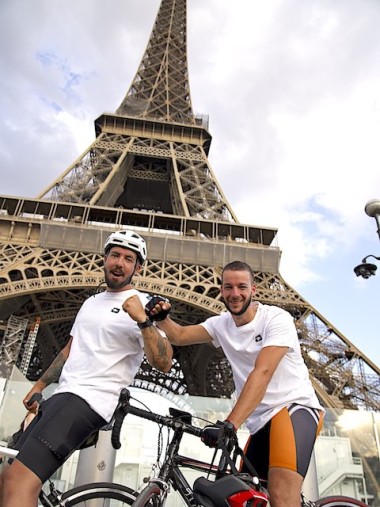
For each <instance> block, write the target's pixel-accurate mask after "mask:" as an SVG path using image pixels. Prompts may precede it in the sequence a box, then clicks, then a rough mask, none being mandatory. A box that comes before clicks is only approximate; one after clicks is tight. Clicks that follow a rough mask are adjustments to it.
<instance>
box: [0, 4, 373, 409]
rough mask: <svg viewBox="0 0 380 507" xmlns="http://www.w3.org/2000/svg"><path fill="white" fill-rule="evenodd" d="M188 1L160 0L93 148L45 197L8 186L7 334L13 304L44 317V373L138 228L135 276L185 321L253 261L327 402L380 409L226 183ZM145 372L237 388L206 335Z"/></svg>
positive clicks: (201, 390) (218, 390) (4, 246)
mask: <svg viewBox="0 0 380 507" xmlns="http://www.w3.org/2000/svg"><path fill="white" fill-rule="evenodd" d="M186 9H187V5H186V0H176V1H174V0H162V1H161V4H160V7H159V10H158V13H157V17H156V20H155V23H154V26H153V30H152V32H151V35H150V38H149V41H148V44H147V46H146V49H145V52H144V54H143V57H142V59H141V62H140V65H139V67H138V69H137V72H136V75H135V77H134V79H133V81H132V84H131V86H130V88H129V90H128V91H127V94H126V96H125V97H124V99H123V100H122V102H121V104H120V106H119V107H118V108H117V110H116V112H115V113H114V114H108V113H107V114H103V115H101V116H100V117H99V118H97V119H96V120H95V133H96V138H95V140H94V142H93V143H92V144H91V145H90V146H89V147H88V149H87V150H86V151H85V152H84V153H83V154H81V155H80V156H79V157H78V158H77V159H76V160H75V161H74V162H73V163H72V164H71V165H70V166H69V167H68V168H67V169H66V170H65V171H64V172H63V173H62V174H61V175H60V176H59V178H57V179H56V180H55V181H53V182H52V183H50V184H49V185H48V186H47V187H46V188H45V189H44V190H43V191H42V192H41V193H40V194H39V195H38V196H37V197H36V198H23V197H11V196H0V322H2V324H1V323H0V330H1V332H2V333H3V342H4V344H5V345H6V344H7V340H8V338H9V336H8V335H7V333H6V329H7V322H8V321H9V319H10V318H11V317H12V316H14V317H17V318H20V319H25V318H27V319H28V321H29V323H30V325H32V323H33V322H35V320H36V319H40V320H39V328H38V333H37V335H36V337H35V342H34V347H33V351H32V353H30V352H31V351H30V350H29V351H28V354H30V359H28V360H29V365H28V368H27V377H28V378H29V379H30V380H35V379H36V378H38V377H39V376H40V374H41V373H42V371H44V370H45V369H46V368H47V366H48V365H49V364H50V362H51V360H52V359H53V357H54V356H55V355H56V354H57V353H58V351H59V350H60V349H61V348H62V347H63V346H64V345H65V343H66V342H67V340H68V337H69V332H70V328H71V325H72V323H73V320H74V318H75V315H76V313H77V311H78V309H79V307H80V305H81V304H82V302H83V300H84V299H85V298H86V297H88V296H89V295H90V294H91V293H93V292H94V291H96V290H102V283H103V271H102V262H103V255H102V246H103V244H104V241H105V239H106V237H107V236H108V234H109V233H110V232H111V231H113V230H117V229H121V228H132V229H134V230H136V231H137V232H139V233H141V234H142V235H143V236H144V237H145V238H146V240H147V243H148V254H149V255H148V257H149V261H148V262H147V263H146V265H145V266H144V269H143V271H142V273H141V274H140V275H139V276H136V277H135V280H134V282H135V286H136V287H137V288H138V289H140V290H142V291H146V292H148V293H151V294H153V293H157V294H161V295H165V296H167V297H169V299H170V300H171V301H172V303H173V318H174V319H175V320H177V321H179V322H181V323H184V324H189V323H198V322H200V321H202V320H204V319H205V318H207V317H209V316H211V315H216V314H219V313H220V312H221V311H223V303H222V302H221V300H220V294H219V286H220V274H221V268H222V267H223V265H224V264H226V263H227V262H229V261H232V260H235V259H240V260H243V261H245V262H247V263H248V264H250V265H251V266H252V268H253V270H254V271H255V273H256V278H257V297H258V300H259V301H261V302H263V303H266V304H275V305H279V306H281V307H283V308H285V309H286V310H288V311H289V312H290V313H291V314H292V315H293V317H294V319H295V322H296V325H297V329H298V332H299V339H300V343H301V346H302V350H303V352H304V357H305V360H306V363H307V365H308V367H309V370H310V374H311V376H312V380H313V383H314V386H315V388H316V391H317V393H318V396H319V398H320V399H321V401H322V403H323V404H324V405H325V406H326V407H332V408H341V407H344V408H351V409H352V408H353V409H356V408H366V409H369V410H379V407H380V396H379V394H380V392H379V368H378V367H377V366H376V365H375V364H373V362H372V361H371V360H370V359H369V358H368V357H366V356H365V355H364V354H363V353H362V352H361V351H360V350H359V349H358V348H357V347H355V345H354V344H353V343H351V342H350V341H349V340H348V339H347V338H346V337H345V336H343V335H342V334H341V333H340V332H339V331H338V330H337V329H336V328H335V327H334V325H333V324H332V323H330V322H328V321H327V320H326V319H325V318H324V317H323V316H322V315H321V314H320V313H319V312H318V311H317V310H316V309H315V308H313V307H312V306H311V305H310V304H309V303H308V302H307V301H306V300H305V299H303V298H302V296H301V295H300V294H298V293H297V292H296V291H295V290H294V289H293V288H292V287H291V286H289V284H287V283H286V282H285V280H284V279H283V278H282V276H281V275H280V249H279V248H278V247H277V246H275V240H276V235H277V230H276V229H274V228H269V227H260V226H256V225H255V226H254V225H248V224H241V223H240V222H239V221H238V218H237V217H236V216H235V214H234V212H233V210H232V208H231V206H230V204H229V203H228V201H227V199H226V196H225V195H224V193H223V190H222V189H221V188H220V186H219V184H218V181H217V178H216V176H215V174H214V172H213V170H212V168H211V166H210V163H209V160H208V154H209V150H210V146H211V141H212V137H211V134H210V132H209V129H208V118H207V116H196V115H194V114H193V108H192V102H191V95H190V87H189V77H188V66H187V27H186V21H187V18H186V14H187V13H186ZM26 342H27V340H26V337H25V340H24V344H23V345H21V353H20V355H19V357H18V362H19V364H21V363H22V360H23V359H24V362H23V364H24V367H25V358H24V355H25V354H26V349H27V344H26ZM28 357H29V356H28ZM135 384H136V385H140V386H146V385H150V386H152V385H158V386H159V387H160V388H161V389H167V390H168V391H172V392H174V393H180V394H181V393H186V392H187V393H189V394H193V395H203V396H215V397H222V396H227V397H228V396H230V395H231V393H232V391H233V390H234V385H233V381H232V377H231V371H230V367H229V364H228V362H227V360H226V359H225V357H224V355H223V354H222V353H221V352H220V351H218V350H216V349H214V348H212V347H210V346H208V345H200V346H191V347H182V348H178V349H177V350H176V351H175V361H174V365H173V368H172V370H171V372H170V373H169V375H165V376H164V375H162V374H160V373H158V372H156V371H153V370H152V369H151V368H150V366H149V365H148V364H147V363H146V362H144V363H143V365H142V367H141V369H140V372H139V374H138V378H137V379H136V381H135Z"/></svg>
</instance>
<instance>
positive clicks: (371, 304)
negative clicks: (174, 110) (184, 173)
mask: <svg viewBox="0 0 380 507" xmlns="http://www.w3.org/2000/svg"><path fill="white" fill-rule="evenodd" d="M159 3H160V2H159V0H107V2H105V1H104V0H33V2H31V1H30V0H1V2H0V110H1V116H0V177H1V179H0V182H1V183H0V194H1V195H3V194H6V195H14V196H25V197H35V196H37V195H38V194H40V193H41V192H42V191H43V190H44V189H45V188H46V187H47V186H48V185H49V184H50V183H51V182H52V181H54V180H55V179H56V178H57V177H58V176H59V175H60V174H61V173H62V172H63V171H64V170H65V169H66V168H67V167H68V166H69V165H70V164H71V163H73V162H74V161H75V160H76V159H77V158H78V157H80V156H81V154H82V153H83V152H84V151H85V150H86V149H87V147H88V146H89V145H90V144H91V143H92V142H93V140H94V138H95V134H94V120H95V119H96V118H97V117H99V116H100V115H101V114H103V113H104V112H111V113H112V112H115V110H116V109H117V107H118V106H119V104H120V102H121V101H122V99H123V97H124V95H125V93H126V91H127V90H128V88H129V86H130V84H131V82H132V80H133V78H134V75H135V73H136V71H137V67H138V64H139V62H140V60H141V57H142V55H143V53H144V50H145V47H146V44H147V42H148V39H149V35H150V32H151V29H152V27H153V22H154V19H155V16H156V13H157V10H158V7H159ZM187 10H188V20H187V21H188V65H189V75H190V88H191V99H192V105H193V111H194V113H195V114H207V115H209V118H210V133H211V135H212V136H213V141H212V145H211V150H210V154H209V160H210V163H211V165H212V168H213V171H214V173H215V175H216V178H217V179H218V182H219V184H220V185H221V188H222V189H223V192H224V194H225V195H226V197H227V199H228V201H229V203H230V205H231V207H232V209H233V210H234V212H235V214H236V215H237V218H238V220H239V222H240V223H243V224H249V225H257V226H262V227H274V228H278V230H279V232H278V241H277V246H279V247H280V248H281V251H282V257H281V265H280V272H281V275H282V276H283V278H284V279H285V280H286V282H287V283H288V284H289V285H290V286H291V287H293V288H294V289H295V290H296V291H297V292H298V293H300V294H301V295H302V297H303V298H304V299H305V300H306V301H308V302H309V303H310V304H311V305H312V306H313V307H314V308H315V309H316V310H317V311H318V312H319V313H320V314H322V315H323V316H324V318H326V319H327V320H328V321H329V322H330V323H331V324H332V325H333V326H334V327H335V328H336V329H338V330H339V331H340V332H341V333H342V334H343V335H344V336H345V337H346V338H347V339H348V340H349V341H350V342H352V343H353V344H354V345H355V346H356V347H358V348H359V349H360V350H361V351H362V353H363V354H364V355H366V356H367V357H368V358H369V359H371V360H372V361H373V362H374V363H375V364H377V365H380V347H379V343H378V342H379V334H380V333H379V321H380V312H379V306H380V304H379V293H380V261H376V260H373V261H374V263H375V264H376V265H377V266H378V267H379V269H378V274H377V275H376V276H374V277H371V278H369V279H367V280H364V279H362V278H358V277H356V275H355V274H354V271H353V268H354V267H355V266H356V265H357V264H359V263H360V262H361V260H362V259H363V258H364V257H365V256H367V255H369V254H372V255H375V256H378V257H380V242H379V241H380V237H379V235H378V234H377V227H376V222H375V219H374V218H370V217H369V216H367V215H366V213H365V211H364V208H365V204H366V203H367V202H368V201H369V200H371V199H378V198H379V199H380V142H379V139H380V64H379V62H380V37H379V35H378V30H379V26H380V2H379V1H378V0H286V1H285V0H266V1H265V2H263V1H262V0H234V2H231V1H230V0H188V4H187ZM379 234H380V233H379Z"/></svg>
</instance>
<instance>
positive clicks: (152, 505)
mask: <svg viewBox="0 0 380 507" xmlns="http://www.w3.org/2000/svg"><path fill="white" fill-rule="evenodd" d="M162 504H163V502H162V498H161V489H160V487H159V486H158V485H157V484H155V483H154V482H151V483H150V484H148V486H146V487H145V488H144V489H143V490H142V491H141V493H139V494H138V495H137V498H136V500H135V501H134V503H133V507H160V506H161V505H162Z"/></svg>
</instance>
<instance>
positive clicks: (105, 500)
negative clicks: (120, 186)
mask: <svg viewBox="0 0 380 507" xmlns="http://www.w3.org/2000/svg"><path fill="white" fill-rule="evenodd" d="M135 499H136V493H135V492H134V491H133V489H131V488H128V487H127V486H123V485H122V484H115V483H112V482H94V483H91V484H84V485H83V486H77V487H76V488H73V489H70V490H69V491H66V492H65V493H63V494H62V502H63V505H65V507H66V506H67V507H73V506H75V505H78V506H80V507H87V506H91V507H109V506H111V507H123V506H125V505H132V504H133V502H134V501H135ZM95 500H99V501H98V502H95ZM109 500H112V502H109ZM58 505H59V504H58Z"/></svg>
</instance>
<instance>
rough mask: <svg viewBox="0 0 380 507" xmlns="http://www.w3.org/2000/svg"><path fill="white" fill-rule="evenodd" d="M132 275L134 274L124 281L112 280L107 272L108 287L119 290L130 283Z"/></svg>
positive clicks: (105, 275)
mask: <svg viewBox="0 0 380 507" xmlns="http://www.w3.org/2000/svg"><path fill="white" fill-rule="evenodd" d="M132 276H133V274H132V275H131V276H130V277H128V278H127V279H126V280H124V281H122V282H113V281H111V280H110V278H109V276H108V274H107V273H106V272H105V273H104V278H105V280H106V284H107V287H108V288H109V289H111V290H119V289H122V288H123V287H125V286H126V285H129V284H130V283H131V281H132Z"/></svg>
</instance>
